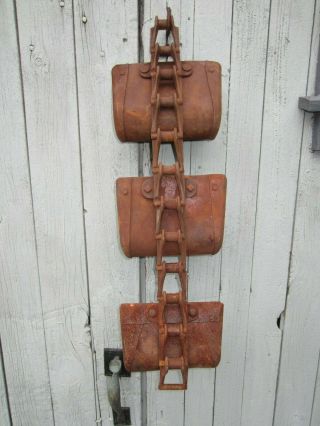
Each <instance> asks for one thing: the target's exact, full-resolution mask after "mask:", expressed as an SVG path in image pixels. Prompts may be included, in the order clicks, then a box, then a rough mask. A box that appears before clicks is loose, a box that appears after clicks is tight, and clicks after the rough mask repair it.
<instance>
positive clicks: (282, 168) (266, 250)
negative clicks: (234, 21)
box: [241, 0, 314, 426]
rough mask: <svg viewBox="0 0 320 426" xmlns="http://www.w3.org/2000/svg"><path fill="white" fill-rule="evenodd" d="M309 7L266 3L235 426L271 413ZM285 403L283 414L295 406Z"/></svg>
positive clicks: (289, 1) (267, 418)
mask: <svg viewBox="0 0 320 426" xmlns="http://www.w3.org/2000/svg"><path fill="white" fill-rule="evenodd" d="M313 13H314V1H313V0H309V1H306V2H305V3H304V6H303V8H302V7H300V6H299V3H298V2H297V1H295V0H284V1H282V0H280V1H276V2H272V6H271V15H270V29H269V42H268V53H267V55H268V56H267V71H266V83H265V84H266V87H265V99H264V117H263V129H262V142H261V160H260V171H259V186H258V201H257V216H256V231H255V242H254V251H253V267H252V280H251V289H250V291H251V294H250V306H249V324H248V332H247V336H248V337H247V348H246V364H245V377H244V391H243V407H242V423H241V424H243V425H246V424H248V423H249V422H250V421H252V419H257V418H259V416H260V421H259V424H261V425H270V424H271V423H272V419H273V405H274V400H275V393H276V382H277V372H278V363H279V352H280V345H281V331H280V330H279V328H278V326H277V319H278V317H279V316H280V314H281V312H282V311H283V309H284V307H285V298H286V288H287V280H288V268H289V259H290V250H291V241H292V227H293V220H294V210H295V197H296V189H297V177H298V169H299V158H300V147H301V137H302V124H303V114H302V113H301V111H299V109H298V107H297V99H298V97H299V96H300V95H301V93H302V94H304V93H305V90H306V84H307V74H308V63H309V54H310V41H311V32H312V23H313ZM244 190H246V187H244ZM287 408H288V412H287V414H288V415H289V413H290V412H291V413H293V412H294V410H295V406H294V405H292V406H290V407H289V406H288V407H287ZM261 413H263V416H261ZM280 424H281V426H283V425H284V424H288V425H289V424H290V425H293V424H295V423H292V422H289V423H285V422H282V421H280V423H279V425H280ZM298 424H300V423H298Z"/></svg>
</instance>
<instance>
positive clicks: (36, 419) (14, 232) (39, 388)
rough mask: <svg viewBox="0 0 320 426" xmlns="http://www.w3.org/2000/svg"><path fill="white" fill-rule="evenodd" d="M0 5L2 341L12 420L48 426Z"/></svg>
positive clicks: (26, 186)
mask: <svg viewBox="0 0 320 426" xmlns="http://www.w3.org/2000/svg"><path fill="white" fill-rule="evenodd" d="M0 9H1V12H0V25H1V37H0V83H1V113H0V125H1V139H0V141H1V156H0V162H1V166H0V182H1V197H0V212H1V213H0V215H1V220H0V242H1V243H0V264H1V267H0V334H1V344H2V352H3V358H4V364H5V366H6V369H7V371H6V379H7V385H8V391H9V398H10V405H11V413H12V420H13V423H14V424H15V425H20V424H23V425H30V426H36V425H43V424H46V425H48V426H50V425H53V413H52V407H51V391H50V384H49V377H48V365H47V359H46V347H45V337H44V328H43V320H42V307H41V296H40V289H39V275H38V268H37V255H36V247H35V238H34V226H33V211H32V197H31V191H30V180H29V172H28V154H27V145H26V137H25V122H24V111H23V99H22V92H21V79H20V65H19V52H18V44H17V33H16V25H15V10H14V4H13V2H11V1H7V2H1V6H0ZM2 414H3V413H2ZM2 414H1V415H2ZM0 417H1V416H0Z"/></svg>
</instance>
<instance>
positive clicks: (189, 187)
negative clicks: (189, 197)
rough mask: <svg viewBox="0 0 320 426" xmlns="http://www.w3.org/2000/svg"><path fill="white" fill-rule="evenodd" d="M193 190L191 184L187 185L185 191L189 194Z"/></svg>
mask: <svg viewBox="0 0 320 426" xmlns="http://www.w3.org/2000/svg"><path fill="white" fill-rule="evenodd" d="M193 189H194V186H193V184H192V183H188V185H187V190H188V191H190V192H191V191H193Z"/></svg>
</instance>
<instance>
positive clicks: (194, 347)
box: [120, 302, 223, 371]
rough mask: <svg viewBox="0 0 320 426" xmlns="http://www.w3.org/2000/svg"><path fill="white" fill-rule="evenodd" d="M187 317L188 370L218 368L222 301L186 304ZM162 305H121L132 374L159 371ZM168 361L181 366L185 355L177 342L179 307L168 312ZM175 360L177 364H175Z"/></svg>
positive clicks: (126, 351) (123, 329)
mask: <svg viewBox="0 0 320 426" xmlns="http://www.w3.org/2000/svg"><path fill="white" fill-rule="evenodd" d="M185 309H186V311H187V312H186V315H187V324H188V326H187V353H188V365H189V367H215V366H216V365H217V364H218V363H219V361H220V352H221V333H222V317H223V305H222V303H219V302H191V303H186V304H185ZM159 314H160V309H159V304H158V303H135V304H123V305H121V310H120V316H121V332H122V336H123V337H124V338H123V342H124V348H123V349H124V363H125V366H126V368H128V370H130V371H145V370H157V369H158V368H159V344H158V341H159V327H158V321H159ZM165 315H166V324H167V333H168V335H169V339H168V343H167V349H166V350H167V355H168V362H170V363H172V362H175V363H176V364H178V365H179V362H180V361H178V360H177V358H180V357H181V355H182V352H181V348H180V345H177V344H176V342H175V339H176V337H177V335H178V325H179V324H180V323H181V314H180V310H179V308H178V305H177V304H169V305H168V307H167V310H166V313H165ZM172 359H175V361H172Z"/></svg>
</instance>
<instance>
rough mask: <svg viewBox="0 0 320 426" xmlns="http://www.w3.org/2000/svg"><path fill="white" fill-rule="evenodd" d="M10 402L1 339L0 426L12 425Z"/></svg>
mask: <svg viewBox="0 0 320 426" xmlns="http://www.w3.org/2000/svg"><path fill="white" fill-rule="evenodd" d="M8 402H9V396H8V394H7V389H6V379H5V368H4V363H3V356H2V345H1V339H0V425H2V426H9V425H10V424H11V420H10V411H9V404H8Z"/></svg>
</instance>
